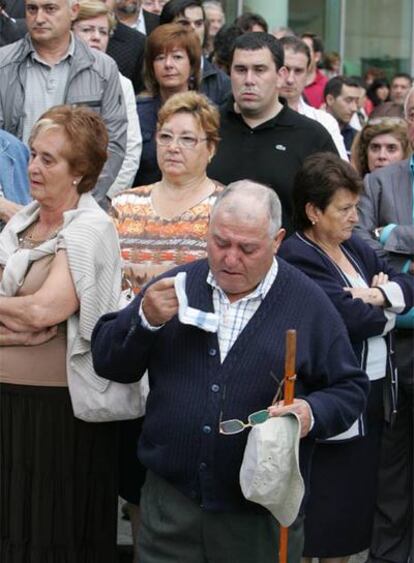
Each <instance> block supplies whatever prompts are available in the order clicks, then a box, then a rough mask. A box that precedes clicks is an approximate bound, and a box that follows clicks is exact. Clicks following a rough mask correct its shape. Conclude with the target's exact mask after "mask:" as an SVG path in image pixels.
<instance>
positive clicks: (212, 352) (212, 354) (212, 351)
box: [208, 348, 217, 356]
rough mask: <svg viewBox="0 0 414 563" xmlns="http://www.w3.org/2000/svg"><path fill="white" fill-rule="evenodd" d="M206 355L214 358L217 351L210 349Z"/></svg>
mask: <svg viewBox="0 0 414 563" xmlns="http://www.w3.org/2000/svg"><path fill="white" fill-rule="evenodd" d="M208 353H209V355H210V356H215V355H216V354H217V350H216V349H215V348H210V350H209V351H208Z"/></svg>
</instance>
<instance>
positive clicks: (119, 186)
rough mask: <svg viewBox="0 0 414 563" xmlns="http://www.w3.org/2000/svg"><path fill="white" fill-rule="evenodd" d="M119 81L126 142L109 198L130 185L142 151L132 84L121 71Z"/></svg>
mask: <svg viewBox="0 0 414 563" xmlns="http://www.w3.org/2000/svg"><path fill="white" fill-rule="evenodd" d="M119 81H120V83H121V89H122V93H123V95H124V100H125V106H126V111H127V119H128V127H127V143H126V147H125V156H124V161H123V163H122V166H121V169H120V170H119V172H118V175H117V177H116V180H115V182H114V183H113V184H112V186H111V187H110V188H109V190H108V193H107V194H106V195H107V196H108V197H110V198H113V197H114V196H115V195H116V194H117V193H119V192H122V190H127V189H128V188H130V187H131V186H132V184H133V182H134V178H135V175H136V173H137V170H138V168H139V163H140V161H141V152H142V135H141V127H140V125H139V117H138V112H137V104H136V100H135V93H134V87H133V86H132V82H131V81H130V80H129V79H128V78H126V77H125V76H123V75H122V74H121V73H119Z"/></svg>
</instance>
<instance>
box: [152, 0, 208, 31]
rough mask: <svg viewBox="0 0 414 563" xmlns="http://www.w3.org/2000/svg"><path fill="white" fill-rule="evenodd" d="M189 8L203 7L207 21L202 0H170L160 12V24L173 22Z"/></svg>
mask: <svg viewBox="0 0 414 563" xmlns="http://www.w3.org/2000/svg"><path fill="white" fill-rule="evenodd" d="M187 8H201V9H202V11H203V19H204V21H206V14H205V12H204V8H203V4H202V2H201V0H169V2H167V3H166V4H165V5H164V7H163V9H162V12H161V14H160V25H162V24H164V23H172V22H173V21H174V20H175V18H177V17H178V16H183V15H184V12H185V10H186V9H187Z"/></svg>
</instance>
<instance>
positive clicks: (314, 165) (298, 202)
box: [292, 152, 363, 231]
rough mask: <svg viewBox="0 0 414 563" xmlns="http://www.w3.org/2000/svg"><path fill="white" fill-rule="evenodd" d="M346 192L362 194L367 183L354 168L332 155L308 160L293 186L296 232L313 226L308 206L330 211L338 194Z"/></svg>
mask: <svg viewBox="0 0 414 563" xmlns="http://www.w3.org/2000/svg"><path fill="white" fill-rule="evenodd" d="M341 188H344V189H346V190H349V191H350V192H352V193H353V194H360V193H361V192H362V190H363V183H362V180H361V178H360V177H359V175H358V172H357V171H356V170H354V169H353V168H352V166H351V165H350V164H349V163H348V162H346V161H345V160H342V159H341V158H340V157H339V156H338V155H336V154H333V153H331V152H319V153H315V154H313V155H311V156H308V157H307V158H306V159H305V161H304V163H303V166H302V168H301V169H300V170H299V172H298V173H297V174H296V177H295V181H294V184H293V192H292V198H293V223H294V225H295V228H296V229H299V230H301V231H302V230H304V229H307V228H309V227H310V226H311V221H310V220H309V218H308V216H307V215H306V204H307V203H312V204H313V205H315V206H316V207H317V208H318V209H320V210H321V211H322V212H323V211H325V209H326V208H327V207H328V205H329V204H330V202H331V201H332V198H333V197H334V195H335V193H336V192H337V190H339V189H341Z"/></svg>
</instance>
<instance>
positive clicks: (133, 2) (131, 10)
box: [115, 0, 141, 16]
mask: <svg viewBox="0 0 414 563" xmlns="http://www.w3.org/2000/svg"><path fill="white" fill-rule="evenodd" d="M140 9H141V0H116V1H115V10H116V11H117V12H121V13H122V14H125V15H128V16H131V15H132V14H137V13H138V12H139V11H140Z"/></svg>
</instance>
